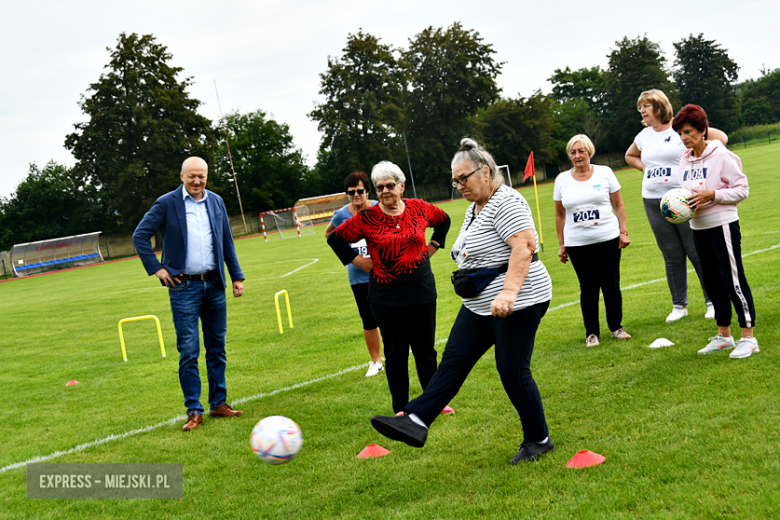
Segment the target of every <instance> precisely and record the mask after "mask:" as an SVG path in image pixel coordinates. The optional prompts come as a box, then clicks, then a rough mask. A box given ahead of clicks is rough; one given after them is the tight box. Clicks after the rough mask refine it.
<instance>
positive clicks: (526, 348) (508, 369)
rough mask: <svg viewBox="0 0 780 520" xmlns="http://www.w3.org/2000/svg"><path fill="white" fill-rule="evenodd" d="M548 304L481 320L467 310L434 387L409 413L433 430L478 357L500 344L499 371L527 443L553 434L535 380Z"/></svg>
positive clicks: (461, 315) (450, 341) (411, 405)
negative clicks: (536, 357)
mask: <svg viewBox="0 0 780 520" xmlns="http://www.w3.org/2000/svg"><path fill="white" fill-rule="evenodd" d="M549 305H550V302H543V303H537V304H536V305H532V306H531V307H526V308H525V309H520V310H518V311H515V312H513V313H512V315H510V316H508V317H506V318H497V317H494V316H480V315H479V314H475V313H473V312H471V311H470V310H468V309H467V308H466V307H465V306H462V307H461V308H460V312H459V313H458V317H457V318H456V319H455V324H454V325H453V326H452V330H451V331H450V337H449V338H448V339H447V346H446V347H445V348H444V354H443V355H442V358H441V365H440V366H439V369H438V370H437V371H436V374H435V375H434V376H433V379H432V380H431V384H430V385H428V388H426V389H425V392H423V394H422V395H421V396H420V397H418V398H417V399H415V400H413V401H412V402H410V403H409V404H408V405H407V406H406V408H405V410H406V411H407V412H408V413H413V414H416V415H417V416H418V417H419V418H420V419H422V421H423V422H424V423H425V424H427V425H429V426H430V425H431V423H433V421H434V420H436V418H437V417H438V416H439V413H441V410H442V408H444V406H446V405H447V403H449V402H450V401H451V400H452V399H453V398H454V397H455V395H456V394H457V393H458V390H460V387H461V386H462V385H463V382H464V381H465V380H466V377H467V376H468V375H469V372H471V369H472V368H473V367H474V365H475V364H476V363H477V361H479V358H481V357H482V355H483V354H485V352H487V351H488V349H489V348H490V347H491V346H492V345H494V344H495V346H496V367H497V368H498V373H499V375H500V376H501V383H502V384H503V385H504V390H505V391H506V394H507V395H508V396H509V400H510V401H512V404H513V405H514V407H515V410H517V414H518V415H519V416H520V422H521V424H522V425H523V435H524V439H525V440H527V441H533V442H539V441H542V440H544V439H545V438H546V437H547V435H548V432H547V422H546V421H545V418H544V407H543V406H542V397H541V395H540V394H539V388H538V387H537V386H536V381H534V378H533V376H532V375H531V355H532V354H533V352H534V341H535V339H536V330H537V329H538V328H539V322H540V321H541V319H542V316H544V314H545V313H546V312H547V307H548V306H549Z"/></svg>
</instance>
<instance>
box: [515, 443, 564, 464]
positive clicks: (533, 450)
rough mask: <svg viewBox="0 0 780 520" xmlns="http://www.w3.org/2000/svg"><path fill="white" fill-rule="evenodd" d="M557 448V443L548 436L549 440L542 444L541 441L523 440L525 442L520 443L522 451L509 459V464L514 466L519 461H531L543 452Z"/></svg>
mask: <svg viewBox="0 0 780 520" xmlns="http://www.w3.org/2000/svg"><path fill="white" fill-rule="evenodd" d="M553 449H555V444H554V443H553V440H552V439H550V438H548V439H547V442H545V443H544V444H541V443H539V442H529V441H523V444H521V445H520V451H518V452H517V455H515V456H514V457H512V460H510V461H509V464H510V465H511V466H514V465H515V464H517V463H518V462H531V461H534V460H536V459H538V458H539V456H540V455H542V454H543V453H547V452H548V451H552V450H553Z"/></svg>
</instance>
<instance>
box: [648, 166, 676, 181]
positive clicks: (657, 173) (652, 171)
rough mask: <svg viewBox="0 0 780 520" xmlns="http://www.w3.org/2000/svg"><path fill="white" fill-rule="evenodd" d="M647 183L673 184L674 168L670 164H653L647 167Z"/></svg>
mask: <svg viewBox="0 0 780 520" xmlns="http://www.w3.org/2000/svg"><path fill="white" fill-rule="evenodd" d="M645 179H646V180H647V184H671V183H672V168H671V167H669V166H651V167H648V168H645Z"/></svg>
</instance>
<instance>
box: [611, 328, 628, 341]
mask: <svg viewBox="0 0 780 520" xmlns="http://www.w3.org/2000/svg"><path fill="white" fill-rule="evenodd" d="M612 337H613V338H615V339H631V334H629V333H628V332H626V329H624V328H623V327H620V328H619V329H618V330H613V331H612Z"/></svg>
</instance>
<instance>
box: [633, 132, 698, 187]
mask: <svg viewBox="0 0 780 520" xmlns="http://www.w3.org/2000/svg"><path fill="white" fill-rule="evenodd" d="M634 143H635V144H636V147H637V148H639V151H640V152H642V163H643V164H644V165H645V172H644V175H643V176H642V198H644V199H660V198H662V197H663V196H664V195H665V194H666V192H667V191H669V190H671V189H672V188H679V187H680V175H679V170H680V158H681V157H682V154H683V152H684V151H685V145H684V144H683V142H682V139H680V134H678V133H677V132H675V131H674V130H673V129H672V127H669V128H668V129H666V130H664V131H662V132H656V131H655V130H653V128H652V127H650V126H648V127H647V128H645V129H644V130H642V131H641V132H639V133H638V134H637V136H636V137H635V138H634Z"/></svg>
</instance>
